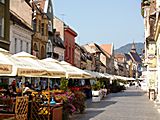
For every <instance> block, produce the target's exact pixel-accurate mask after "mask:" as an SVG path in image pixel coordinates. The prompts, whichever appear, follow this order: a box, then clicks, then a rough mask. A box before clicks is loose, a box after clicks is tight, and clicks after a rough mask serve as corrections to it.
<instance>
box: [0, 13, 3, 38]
mask: <svg viewBox="0 0 160 120" xmlns="http://www.w3.org/2000/svg"><path fill="white" fill-rule="evenodd" d="M0 37H4V17H2V16H0Z"/></svg>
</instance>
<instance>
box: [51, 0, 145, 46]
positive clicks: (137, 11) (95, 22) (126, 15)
mask: <svg viewBox="0 0 160 120" xmlns="http://www.w3.org/2000/svg"><path fill="white" fill-rule="evenodd" d="M53 9H54V15H55V16H57V17H58V18H60V19H61V20H63V21H64V22H65V23H66V24H67V25H69V26H70V27H71V28H72V29H73V30H74V31H76V32H77V33H78V36H77V37H76V42H77V43H78V44H79V45H84V44H87V43H91V42H95V43H97V44H98V45H100V44H111V43H113V44H114V48H119V47H121V46H123V45H125V44H127V43H133V41H134V42H144V24H143V18H142V16H141V0H53Z"/></svg>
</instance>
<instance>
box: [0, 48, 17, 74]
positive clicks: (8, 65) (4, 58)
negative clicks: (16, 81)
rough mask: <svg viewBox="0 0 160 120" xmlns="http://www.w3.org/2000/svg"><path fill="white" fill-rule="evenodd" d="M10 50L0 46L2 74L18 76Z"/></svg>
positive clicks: (0, 68)
mask: <svg viewBox="0 0 160 120" xmlns="http://www.w3.org/2000/svg"><path fill="white" fill-rule="evenodd" d="M10 56H11V54H9V51H7V50H4V49H2V48H0V76H16V72H15V71H14V70H13V63H12V62H11V60H10V59H11V58H10Z"/></svg>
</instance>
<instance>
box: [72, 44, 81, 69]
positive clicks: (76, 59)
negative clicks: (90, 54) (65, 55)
mask: <svg viewBox="0 0 160 120" xmlns="http://www.w3.org/2000/svg"><path fill="white" fill-rule="evenodd" d="M74 65H75V66H76V67H78V68H80V67H81V52H80V49H79V48H78V47H76V49H75V50H74Z"/></svg>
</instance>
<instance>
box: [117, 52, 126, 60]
mask: <svg viewBox="0 0 160 120" xmlns="http://www.w3.org/2000/svg"><path fill="white" fill-rule="evenodd" d="M115 58H116V59H117V61H118V62H124V59H125V55H124V54H122V53H117V54H115Z"/></svg>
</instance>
